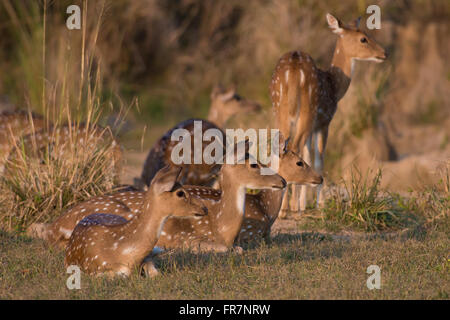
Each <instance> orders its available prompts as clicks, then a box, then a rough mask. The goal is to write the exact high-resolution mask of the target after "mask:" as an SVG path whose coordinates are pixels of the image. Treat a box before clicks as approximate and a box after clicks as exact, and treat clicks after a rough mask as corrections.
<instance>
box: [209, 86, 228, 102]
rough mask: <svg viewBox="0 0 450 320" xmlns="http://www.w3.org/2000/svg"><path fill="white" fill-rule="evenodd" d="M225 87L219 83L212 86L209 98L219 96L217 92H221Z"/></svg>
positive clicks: (212, 98)
mask: <svg viewBox="0 0 450 320" xmlns="http://www.w3.org/2000/svg"><path fill="white" fill-rule="evenodd" d="M224 91H225V89H224V88H223V86H222V85H221V84H217V85H215V86H214V88H213V89H212V90H211V100H214V99H215V98H217V97H218V96H219V94H221V93H223V92H224Z"/></svg>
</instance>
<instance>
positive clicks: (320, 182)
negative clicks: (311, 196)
mask: <svg viewBox="0 0 450 320" xmlns="http://www.w3.org/2000/svg"><path fill="white" fill-rule="evenodd" d="M322 183H323V177H322V176H320V178H319V184H322Z"/></svg>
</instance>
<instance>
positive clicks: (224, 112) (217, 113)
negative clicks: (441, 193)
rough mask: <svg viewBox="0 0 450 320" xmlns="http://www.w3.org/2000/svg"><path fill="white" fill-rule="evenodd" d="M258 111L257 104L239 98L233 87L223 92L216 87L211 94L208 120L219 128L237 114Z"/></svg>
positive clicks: (220, 88) (258, 106) (221, 88)
mask: <svg viewBox="0 0 450 320" xmlns="http://www.w3.org/2000/svg"><path fill="white" fill-rule="evenodd" d="M260 109H261V106H260V105H259V104H258V103H256V102H253V101H250V100H246V99H244V98H242V97H241V96H239V95H238V94H237V93H236V89H235V88H234V87H232V88H230V89H228V90H225V89H224V88H223V87H222V86H216V87H214V89H213V90H212V92H211V108H210V110H209V115H208V120H210V121H212V122H214V123H216V124H217V125H219V127H221V126H223V124H225V122H226V121H227V120H228V119H230V118H231V117H232V116H234V115H236V114H238V113H247V112H255V111H259V110H260Z"/></svg>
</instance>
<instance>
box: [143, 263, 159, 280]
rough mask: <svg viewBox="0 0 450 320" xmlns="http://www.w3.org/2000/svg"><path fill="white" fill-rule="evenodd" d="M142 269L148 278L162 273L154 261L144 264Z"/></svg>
mask: <svg viewBox="0 0 450 320" xmlns="http://www.w3.org/2000/svg"><path fill="white" fill-rule="evenodd" d="M142 270H143V271H144V275H145V276H146V277H147V278H154V277H157V276H159V275H160V273H159V271H158V269H156V267H155V265H154V264H153V262H151V261H148V262H145V263H143V264H142Z"/></svg>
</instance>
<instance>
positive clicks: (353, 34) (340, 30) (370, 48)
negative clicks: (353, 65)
mask: <svg viewBox="0 0 450 320" xmlns="http://www.w3.org/2000/svg"><path fill="white" fill-rule="evenodd" d="M360 20H361V18H358V19H356V20H355V21H353V22H352V23H350V24H348V25H345V24H344V23H342V22H341V21H340V20H339V19H337V18H335V17H334V16H332V15H331V14H329V13H328V14H327V22H328V26H329V27H330V29H331V31H332V32H333V33H335V34H337V35H339V39H338V43H337V44H336V50H338V51H337V53H340V52H342V53H343V54H344V55H345V56H346V57H347V58H350V59H356V60H368V61H375V62H378V63H379V62H383V61H384V60H386V58H387V53H386V51H385V50H384V49H383V48H382V47H381V46H380V45H379V44H378V43H376V41H375V40H373V39H372V38H371V37H369V36H368V35H367V34H366V33H365V32H363V31H361V29H359V23H360ZM335 53H336V51H335Z"/></svg>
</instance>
